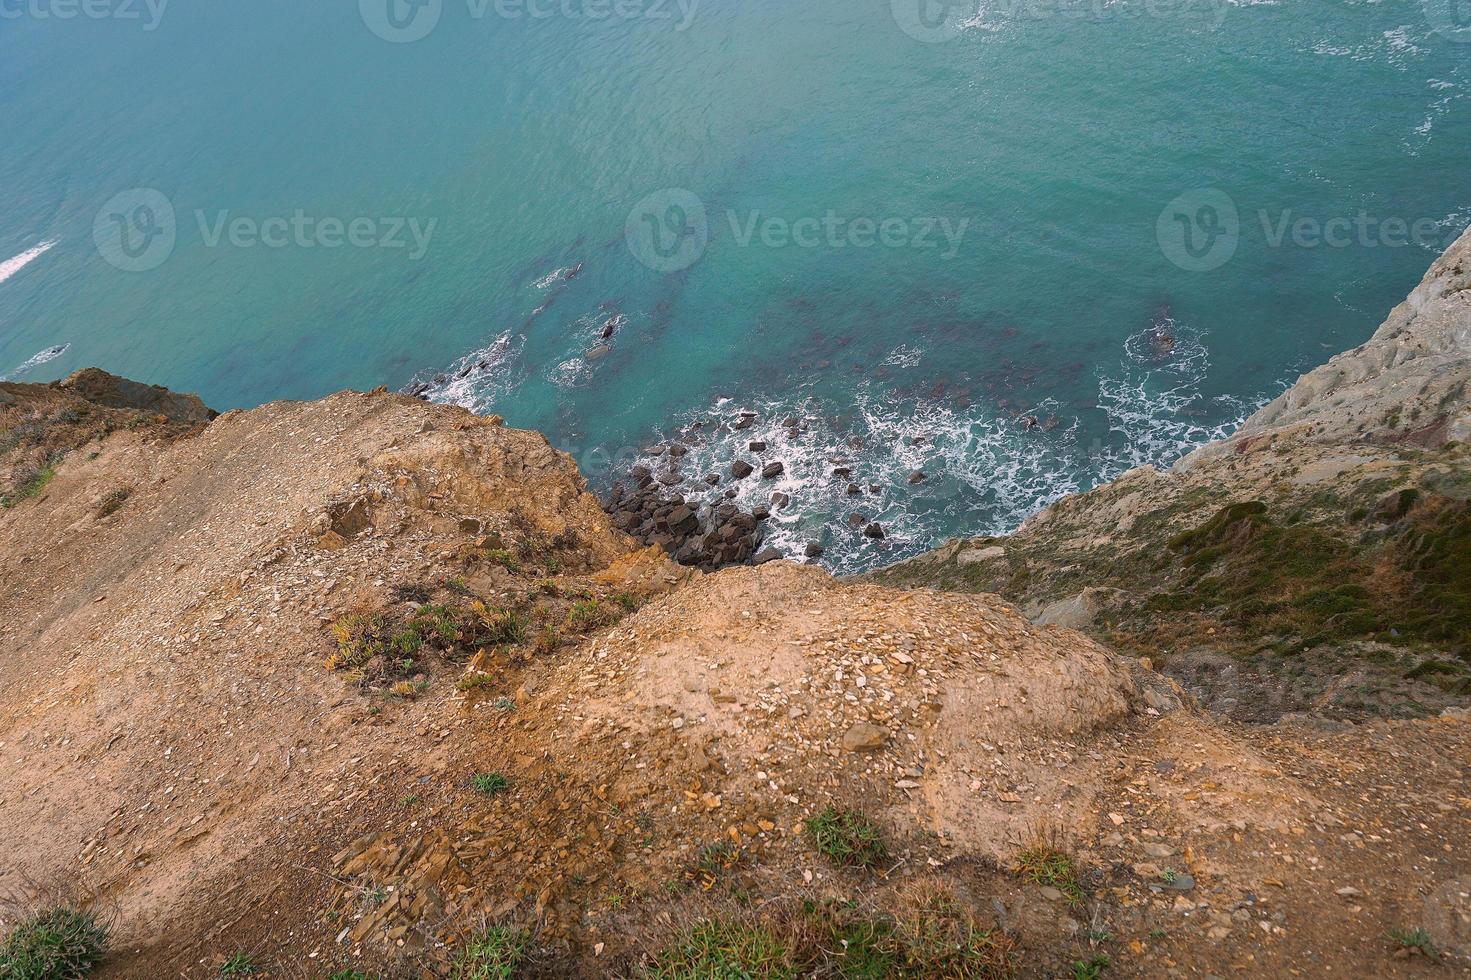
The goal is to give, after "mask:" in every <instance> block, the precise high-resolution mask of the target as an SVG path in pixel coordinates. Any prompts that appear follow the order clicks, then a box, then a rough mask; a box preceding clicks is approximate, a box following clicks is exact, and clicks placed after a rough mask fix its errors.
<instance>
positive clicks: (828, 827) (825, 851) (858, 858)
mask: <svg viewBox="0 0 1471 980" xmlns="http://www.w3.org/2000/svg"><path fill="white" fill-rule="evenodd" d="M807 836H809V837H811V838H812V843H813V844H814V845H815V846H816V847H817V850H818V852H819V853H820V854H822V855H823V856H824V857H826V858H828V859H829V860H831V861H832V862H833V863H834V864H843V865H854V866H858V867H864V868H871V867H873V866H874V865H876V864H878V863H879V862H880V861H882V860H884V859H885V858H886V857H888V855H889V848H888V845H887V844H885V843H884V835H883V831H881V830H880V829H879V828H878V826H877V825H876V824H874V823H873V822H872V821H871V820H869V819H868V818H867V817H865V816H864V815H863V814H861V813H859V812H858V811H857V810H839V809H837V808H835V807H828V808H827V809H825V810H823V811H822V812H821V813H819V814H818V815H817V816H815V817H813V818H812V819H811V820H809V821H807Z"/></svg>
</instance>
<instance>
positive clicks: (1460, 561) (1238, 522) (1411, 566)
mask: <svg viewBox="0 0 1471 980" xmlns="http://www.w3.org/2000/svg"><path fill="white" fill-rule="evenodd" d="M1366 511H1367V509H1366V508H1358V509H1357V510H1356V511H1354V512H1355V513H1359V512H1366ZM1376 513H1377V514H1378V519H1379V520H1380V521H1381V522H1388V523H1387V526H1381V527H1375V528H1371V529H1369V530H1368V531H1365V532H1363V534H1362V536H1361V537H1360V539H1359V540H1348V539H1346V538H1345V537H1342V536H1340V535H1338V534H1335V533H1330V530H1329V529H1328V527H1327V526H1325V525H1319V524H1312V523H1308V522H1306V521H1305V520H1304V519H1303V518H1302V515H1301V514H1298V513H1294V514H1289V515H1286V516H1285V517H1281V518H1279V517H1277V516H1274V515H1273V514H1272V513H1270V512H1269V510H1268V508H1267V505H1266V504H1264V503H1262V502H1261V501H1248V502H1245V503H1237V504H1231V505H1229V506H1227V507H1224V508H1222V509H1221V510H1219V511H1218V512H1217V513H1216V514H1215V515H1213V516H1212V517H1211V518H1210V519H1209V520H1207V521H1206V522H1205V523H1204V524H1202V525H1200V526H1199V527H1196V528H1194V529H1191V530H1188V531H1185V532H1182V533H1180V534H1177V535H1175V536H1174V537H1173V538H1171V539H1169V541H1168V542H1167V547H1168V550H1169V552H1170V554H1171V555H1173V556H1174V559H1173V560H1176V561H1178V562H1179V563H1180V565H1181V567H1182V571H1183V573H1184V574H1183V579H1182V581H1181V582H1180V583H1179V587H1178V588H1177V589H1176V590H1174V591H1172V592H1167V593H1161V594H1158V595H1156V596H1154V597H1153V598H1152V599H1151V600H1150V602H1149V604H1148V608H1149V609H1150V610H1152V611H1154V612H1171V611H1186V610H1189V611H1197V612H1202V613H1208V614H1211V615H1214V616H1216V617H1218V618H1219V619H1221V620H1222V621H1224V622H1225V623H1227V624H1228V625H1230V626H1234V627H1236V628H1239V629H1241V630H1242V631H1243V632H1245V633H1248V634H1250V635H1256V636H1261V635H1269V634H1276V635H1282V636H1290V637H1295V638H1296V646H1297V648H1298V649H1303V648H1307V647H1312V646H1316V645H1319V644H1331V643H1341V642H1343V641H1346V640H1350V639H1359V638H1363V639H1381V640H1388V641H1391V642H1398V643H1405V642H1419V643H1426V644H1435V645H1437V646H1443V647H1448V648H1449V649H1450V650H1451V651H1452V652H1454V653H1456V654H1457V655H1459V656H1461V657H1468V656H1471V504H1468V503H1467V501H1464V500H1454V499H1451V498H1448V497H1443V496H1439V495H1428V496H1427V495H1421V494H1419V493H1409V492H1407V491H1401V492H1400V493H1399V494H1396V495H1392V497H1391V498H1389V499H1387V502H1384V503H1382V504H1381V505H1380V507H1379V508H1378V511H1377V512H1376ZM1344 526H1345V528H1351V527H1352V525H1350V524H1348V523H1347V521H1345V525H1344ZM1171 560H1172V559H1171V558H1169V557H1166V558H1164V559H1162V560H1161V561H1162V564H1167V563H1168V562H1169V561H1171Z"/></svg>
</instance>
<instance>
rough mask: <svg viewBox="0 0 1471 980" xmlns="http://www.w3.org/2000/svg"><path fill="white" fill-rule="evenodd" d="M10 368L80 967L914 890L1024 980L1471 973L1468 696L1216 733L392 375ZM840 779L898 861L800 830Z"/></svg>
mask: <svg viewBox="0 0 1471 980" xmlns="http://www.w3.org/2000/svg"><path fill="white" fill-rule="evenodd" d="M3 390H4V393H5V395H6V398H5V402H4V403H3V404H0V429H4V430H6V431H14V430H15V429H16V428H17V427H18V426H27V427H28V428H27V429H26V432H27V437H26V440H27V441H26V443H25V447H23V448H24V451H26V452H29V453H32V454H34V453H37V452H44V453H45V454H46V455H47V458H48V459H49V460H51V461H52V462H54V466H53V468H54V475H52V476H51V477H50V478H49V479H48V480H47V481H46V482H45V483H44V485H42V486H41V487H39V488H38V489H36V491H35V492H34V493H30V494H27V495H25V496H24V497H21V498H19V499H16V500H15V501H14V502H13V504H12V505H11V506H9V507H7V508H6V509H4V510H0V554H3V556H4V558H3V561H0V648H3V649H4V650H5V651H6V653H7V656H5V657H4V658H3V660H0V776H3V778H0V787H3V789H0V833H3V835H4V840H6V842H7V843H8V844H9V845H10V846H9V848H8V849H7V854H6V856H5V858H4V860H3V861H0V891H5V892H7V893H9V894H10V895H11V896H12V897H13V898H15V899H17V900H19V901H20V902H21V903H22V904H23V903H24V902H25V901H26V900H28V899H32V898H34V897H35V896H37V895H41V894H69V895H79V896H83V897H85V898H86V899H87V900H88V901H90V902H92V903H94V905H95V907H98V908H101V909H105V910H106V911H107V912H108V914H109V915H110V916H112V918H113V920H114V922H115V936H114V938H115V942H114V948H115V952H114V954H113V955H112V957H111V958H110V959H109V961H108V964H107V965H106V967H105V968H104V971H103V973H104V975H110V976H119V977H123V976H136V977H157V976H172V975H182V976H199V977H203V976H211V975H214V974H215V973H216V972H217V970H218V967H219V965H220V964H221V963H222V962H223V961H224V960H225V959H226V957H228V956H231V955H233V954H235V953H237V952H245V953H246V954H248V955H249V956H250V958H251V959H252V960H253V961H254V962H255V963H256V964H257V965H258V966H260V967H262V968H263V969H266V970H268V971H269V972H271V973H272V974H274V975H280V976H312V977H317V976H326V975H328V974H330V973H331V972H332V971H333V970H335V969H338V968H342V967H346V966H353V967H356V968H358V969H362V970H365V971H369V972H371V973H374V974H382V975H395V976H396V975H409V976H422V975H434V974H435V973H436V972H438V973H443V972H447V971H450V970H452V969H453V964H454V961H455V958H456V956H457V955H458V950H459V949H460V948H461V946H462V944H463V943H464V940H465V937H466V935H467V934H468V933H470V932H471V931H473V930H474V929H476V928H478V927H480V926H483V925H484V924H486V923H511V924H514V925H516V926H518V927H521V928H525V929H527V930H528V931H529V932H530V933H532V934H533V935H534V947H535V952H534V954H533V955H532V956H530V957H529V958H528V960H527V962H526V964H525V969H526V970H527V971H529V972H530V973H532V974H540V975H554V976H566V975H581V976H604V975H618V976H632V975H638V974H639V972H640V971H641V969H643V966H644V965H645V964H648V963H650V962H653V961H654V960H655V959H656V958H657V957H658V956H659V953H660V950H661V949H662V948H664V947H665V946H666V945H667V944H669V943H670V942H672V941H674V940H676V939H677V938H678V936H679V935H680V932H681V929H682V928H684V927H686V926H688V925H690V924H691V923H693V922H696V921H698V920H700V919H702V918H715V919H719V920H722V921H741V922H749V921H756V922H783V923H793V922H800V921H803V916H808V915H810V910H811V909H812V908H830V907H840V908H842V909H844V910H845V911H844V914H845V915H849V916H860V917H862V916H867V917H870V918H872V919H874V920H875V921H877V920H880V919H883V920H884V921H887V919H886V918H885V917H889V918H893V917H902V916H904V915H906V914H908V913H909V912H910V911H912V910H914V909H916V908H920V907H930V906H931V905H932V904H933V903H934V898H933V896H935V895H943V896H946V902H947V903H950V904H949V905H947V908H948V907H952V906H953V907H955V908H959V909H962V910H963V912H964V915H965V916H967V917H969V918H972V919H974V921H975V922H976V923H978V925H979V926H980V927H983V928H986V929H990V930H993V931H994V932H993V935H994V937H995V939H994V940H992V942H993V947H992V948H993V949H994V950H995V951H996V958H995V959H993V960H992V961H990V967H988V968H992V967H994V968H995V969H997V970H999V971H1002V973H1004V972H1008V971H1009V972H1010V973H1012V974H1014V975H1017V976H1028V977H1030V976H1036V977H1051V976H1071V975H1073V972H1074V970H1075V967H1076V965H1078V964H1085V963H1087V962H1089V961H1090V960H1093V959H1094V958H1095V957H1099V956H1106V957H1107V958H1108V959H1109V961H1110V964H1111V965H1110V966H1109V967H1107V971H1108V972H1107V973H1106V974H1105V975H1120V976H1202V977H1204V976H1222V977H1224V976H1234V975H1249V974H1262V975H1268V976H1284V975H1295V976H1334V975H1344V976H1363V975H1366V974H1369V973H1379V974H1383V975H1387V976H1422V975H1423V976H1434V975H1440V974H1445V973H1455V972H1458V971H1460V972H1464V971H1465V970H1466V968H1467V966H1466V965H1467V963H1468V960H1466V959H1465V958H1464V955H1465V954H1467V953H1471V936H1468V929H1471V902H1468V899H1467V894H1466V893H1467V891H1468V890H1471V889H1468V885H1471V878H1468V875H1471V868H1468V866H1467V864H1466V860H1467V858H1466V854H1467V846H1466V845H1467V842H1468V841H1471V786H1468V779H1471V749H1468V746H1471V737H1468V736H1471V722H1468V721H1467V720H1466V718H1465V717H1464V716H1463V715H1462V714H1459V713H1457V712H1455V711H1451V712H1449V713H1447V714H1444V715H1437V716H1434V717H1427V718H1421V719H1408V720H1396V721H1374V722H1367V723H1363V724H1358V725H1350V724H1342V723H1338V722H1333V721H1330V720H1325V719H1324V718H1322V717H1321V716H1313V715H1311V714H1309V715H1303V716H1298V717H1295V718H1289V719H1287V720H1285V721H1283V722H1280V723H1278V724H1275V725H1270V726H1263V725H1245V724H1238V723H1233V722H1230V721H1227V720H1224V719H1222V718H1220V717H1217V716H1213V715H1210V714H1207V713H1204V712H1202V711H1201V710H1200V709H1199V708H1198V707H1197V706H1196V702H1195V701H1194V699H1193V698H1192V696H1191V695H1190V694H1189V693H1188V692H1186V691H1184V690H1182V689H1181V688H1180V687H1179V686H1178V685H1177V684H1176V683H1174V682H1173V681H1172V680H1170V679H1169V678H1168V677H1166V676H1164V675H1162V674H1160V673H1157V672H1156V671H1154V670H1153V669H1151V665H1150V664H1149V663H1144V662H1141V661H1140V660H1138V659H1137V658H1134V657H1129V656H1124V655H1121V654H1119V653H1118V652H1116V651H1115V650H1113V649H1111V648H1110V647H1109V646H1107V645H1106V644H1100V643H1098V642H1096V641H1095V640H1092V639H1089V638H1088V637H1086V636H1085V635H1083V634H1081V633H1078V632H1074V631H1073V630H1071V629H1066V628H1062V627H1058V626H1036V625H1033V624H1032V623H1031V622H1029V621H1028V620H1027V618H1026V617H1024V616H1023V615H1022V614H1021V613H1020V612H1019V611H1018V609H1017V608H1016V607H1014V606H1012V605H1010V604H1008V603H1007V602H1005V601H1003V600H1001V599H998V598H996V597H995V596H992V595H985V594H974V595H971V594H946V593H942V592H936V591H932V590H929V589H918V590H916V589H911V588H905V587H892V586H880V585H874V584H859V583H839V582H836V581H834V580H832V579H831V578H830V577H829V576H827V575H826V574H825V573H823V572H821V571H820V570H817V569H813V568H802V567H797V566H793V565H788V564H786V563H775V564H771V565H766V566H763V567H760V568H754V569H752V568H743V569H729V570H726V571H722V572H719V573H716V574H714V575H703V574H701V573H698V572H691V571H688V570H685V569H681V568H679V567H678V566H676V565H674V564H673V563H671V562H669V561H668V560H666V559H665V558H664V556H663V555H662V554H661V553H659V552H658V551H657V549H648V550H639V549H638V548H637V547H636V546H635V545H634V544H633V543H632V542H631V540H630V539H628V538H626V537H625V536H623V535H622V534H621V533H619V532H617V531H615V530H613V529H612V528H611V526H610V524H609V522H608V520H607V518H606V517H605V515H604V513H603V511H602V509H601V508H600V506H599V504H598V502H597V501H596V500H595V499H594V498H593V497H592V496H590V495H589V494H588V493H587V492H586V489H585V487H584V485H583V482H582V479H581V477H580V476H579V475H578V474H577V472H576V469H575V467H574V466H573V464H572V463H571V461H570V460H569V459H568V458H567V457H565V456H562V455H560V454H558V453H556V452H554V451H553V450H552V449H551V448H550V447H549V446H548V445H547V443H546V441H545V439H543V438H542V437H540V436H538V435H535V434H531V433H524V432H517V431H513V430H508V429H505V428H503V427H501V426H500V425H499V424H497V423H496V422H495V420H485V419H478V418H475V417H472V416H470V415H468V414H466V413H464V412H462V411H460V410H457V409H450V408H444V407H437V406H429V405H425V404H423V403H420V402H417V401H415V400H412V399H409V398H405V397H401V396H395V395H388V394H384V393H375V394H371V395H359V394H343V395H338V396H334V397H332V398H329V399H326V400H324V401H321V402H315V403H303V404H275V405H268V406H265V407H263V408H261V409H258V410H255V411H252V412H247V413H238V412H237V413H228V414H226V415H224V416H221V417H220V418H218V419H215V420H214V421H212V422H207V423H205V422H200V421H199V420H193V421H185V420H184V419H182V418H181V419H175V420H171V419H169V418H168V417H166V416H162V415H154V416H149V415H148V414H147V413H146V412H141V411H140V410H139V409H135V408H132V407H127V406H124V407H111V406H106V405H101V404H98V403H94V402H88V401H87V400H86V399H85V398H83V397H82V395H80V394H78V393H77V392H76V391H75V390H70V391H68V390H62V389H57V388H50V387H42V386H17V385H11V386H3ZM140 417H142V419H143V421H139V419H140ZM27 479H29V478H27ZM430 616H433V617H437V618H436V619H435V622H436V623H440V624H444V625H443V629H442V630H441V631H439V632H434V633H432V635H430V636H429V637H428V638H427V639H426V640H425V641H424V642H423V643H422V645H420V646H416V647H415V649H414V650H413V651H412V653H411V654H407V655H403V656H399V655H396V654H395V655H388V654H385V653H381V652H380V653H377V654H375V655H374V656H372V657H365V658H360V659H353V658H352V657H349V656H348V655H347V653H346V652H345V651H348V650H349V648H351V649H352V650H356V649H358V648H357V647H353V646H352V643H355V642H357V640H359V639H361V638H362V637H363V636H364V635H367V634H366V633H365V632H364V631H368V633H371V630H372V629H375V628H379V627H381V628H382V629H384V630H386V631H389V632H391V631H392V630H395V629H400V628H403V627H404V626H405V624H413V623H416V622H421V621H424V622H427V620H426V619H425V617H430ZM374 624H376V625H374ZM436 628H437V627H436ZM425 629H426V630H427V629H428V628H427V627H425ZM385 635H386V634H385ZM344 638H346V640H347V641H348V642H347V643H344ZM487 774H495V775H496V776H498V777H503V778H504V786H503V787H500V788H498V791H496V792H493V793H490V794H487V793H485V792H477V791H476V783H475V781H474V780H475V777H476V776H477V775H482V776H483V775H487ZM830 805H833V806H838V807H848V808H852V809H854V810H856V811H861V812H862V813H864V814H865V815H866V816H867V817H868V818H869V819H871V820H872V822H873V824H874V826H876V827H877V828H878V829H879V830H880V831H881V833H882V835H883V836H884V838H885V840H886V841H887V847H888V849H887V854H886V855H885V858H884V860H883V861H882V862H881V863H878V864H876V866H875V867H873V868H872V869H855V868H844V867H839V866H836V865H834V864H833V863H832V862H831V861H829V860H827V859H825V858H824V857H823V856H822V855H820V854H819V853H818V852H817V850H816V849H815V847H814V843H813V838H812V836H811V833H810V832H809V824H810V823H811V822H812V821H813V819H814V817H815V816H816V815H817V814H819V813H820V812H821V811H822V810H823V809H824V808H826V807H828V806H830ZM1039 841H1040V842H1046V843H1047V845H1048V846H1049V847H1051V848H1053V849H1054V850H1055V852H1056V853H1058V854H1061V855H1064V856H1066V858H1067V860H1068V862H1069V865H1070V867H1071V868H1073V869H1075V872H1076V875H1075V879H1074V880H1072V882H1071V883H1069V884H1068V885H1067V890H1066V892H1065V891H1064V889H1059V888H1056V887H1054V886H1053V885H1049V884H1045V883H1043V882H1039V881H1037V880H1034V879H1033V877H1029V876H1028V875H1027V874H1025V873H1021V872H1019V871H1018V866H1019V861H1020V860H1021V858H1022V855H1023V854H1024V853H1025V852H1027V851H1028V850H1029V849H1035V848H1036V846H1037V845H1038V843H1039ZM1074 888H1075V889H1076V890H1075V891H1074V890H1073V889H1074ZM834 903H837V904H834ZM804 910H806V911H804ZM1418 928H1424V929H1426V930H1428V935H1430V936H1431V937H1432V939H1433V946H1434V948H1435V949H1436V950H1437V956H1438V957H1439V958H1438V959H1431V958H1430V957H1428V956H1425V955H1423V954H1422V953H1421V952H1419V951H1414V952H1407V950H1406V948H1405V947H1404V945H1403V944H1402V943H1400V942H1398V941H1396V940H1394V939H1392V938H1390V932H1391V930H1406V931H1409V930H1414V929H1418ZM834 955H836V954H834ZM842 962H843V960H842V958H841V956H838V957H837V958H836V959H828V960H824V961H823V962H822V963H818V964H816V965H813V964H808V965H807V967H804V969H806V970H807V971H808V972H818V973H824V972H825V973H829V974H832V975H837V974H838V972H839V971H840V968H841V964H842ZM1002 973H994V974H975V975H1002Z"/></svg>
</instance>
